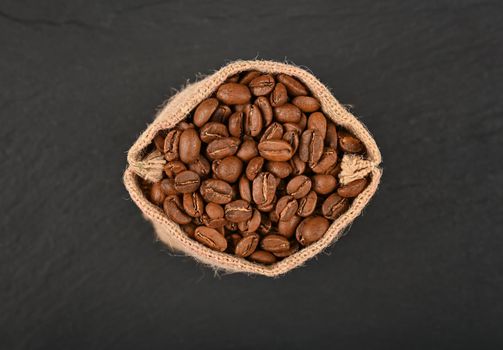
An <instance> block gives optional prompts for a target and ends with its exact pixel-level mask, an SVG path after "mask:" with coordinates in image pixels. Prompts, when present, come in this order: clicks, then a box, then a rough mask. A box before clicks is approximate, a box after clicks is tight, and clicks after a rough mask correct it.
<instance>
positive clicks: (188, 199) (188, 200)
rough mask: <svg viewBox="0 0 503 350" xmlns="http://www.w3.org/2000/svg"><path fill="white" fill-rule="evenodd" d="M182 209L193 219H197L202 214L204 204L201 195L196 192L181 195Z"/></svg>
mask: <svg viewBox="0 0 503 350" xmlns="http://www.w3.org/2000/svg"><path fill="white" fill-rule="evenodd" d="M183 209H184V210H185V212H186V213H187V214H188V215H189V216H192V217H193V218H199V217H201V216H202V215H203V212H204V202H203V198H202V197H201V195H200V194H199V193H197V192H192V193H184V194H183Z"/></svg>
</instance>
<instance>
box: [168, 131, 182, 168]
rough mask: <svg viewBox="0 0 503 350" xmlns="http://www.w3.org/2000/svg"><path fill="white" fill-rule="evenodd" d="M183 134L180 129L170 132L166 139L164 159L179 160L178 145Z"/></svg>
mask: <svg viewBox="0 0 503 350" xmlns="http://www.w3.org/2000/svg"><path fill="white" fill-rule="evenodd" d="M181 134H182V132H181V131H180V130H178V129H173V130H170V131H169V132H168V134H167V135H166V138H165V139H164V158H166V160H167V161H171V160H175V159H178V143H179V142H180V135H181Z"/></svg>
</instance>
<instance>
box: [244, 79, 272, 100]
mask: <svg viewBox="0 0 503 350" xmlns="http://www.w3.org/2000/svg"><path fill="white" fill-rule="evenodd" d="M274 85H275V81H274V78H273V77H272V75H270V74H264V75H260V76H258V77H256V78H255V79H253V80H252V81H251V82H250V84H248V86H249V87H250V90H251V92H252V94H254V95H255V96H264V95H268V94H270V93H271V91H272V90H273V89H274Z"/></svg>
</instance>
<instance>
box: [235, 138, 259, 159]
mask: <svg viewBox="0 0 503 350" xmlns="http://www.w3.org/2000/svg"><path fill="white" fill-rule="evenodd" d="M236 156H237V157H238V158H239V159H241V160H242V161H243V162H248V161H250V160H251V159H252V158H254V157H256V156H258V149H257V143H256V142H255V140H254V139H253V138H252V137H249V136H245V137H244V138H243V143H242V144H241V146H240V147H239V149H238V152H237V153H236Z"/></svg>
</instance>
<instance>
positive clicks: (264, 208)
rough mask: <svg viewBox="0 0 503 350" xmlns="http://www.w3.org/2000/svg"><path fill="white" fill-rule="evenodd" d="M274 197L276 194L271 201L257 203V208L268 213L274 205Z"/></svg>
mask: <svg viewBox="0 0 503 350" xmlns="http://www.w3.org/2000/svg"><path fill="white" fill-rule="evenodd" d="M276 199H277V198H276V196H274V197H273V199H272V202H271V203H265V204H257V209H258V210H260V211H261V212H262V213H269V212H271V211H273V210H274V208H275V207H276Z"/></svg>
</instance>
